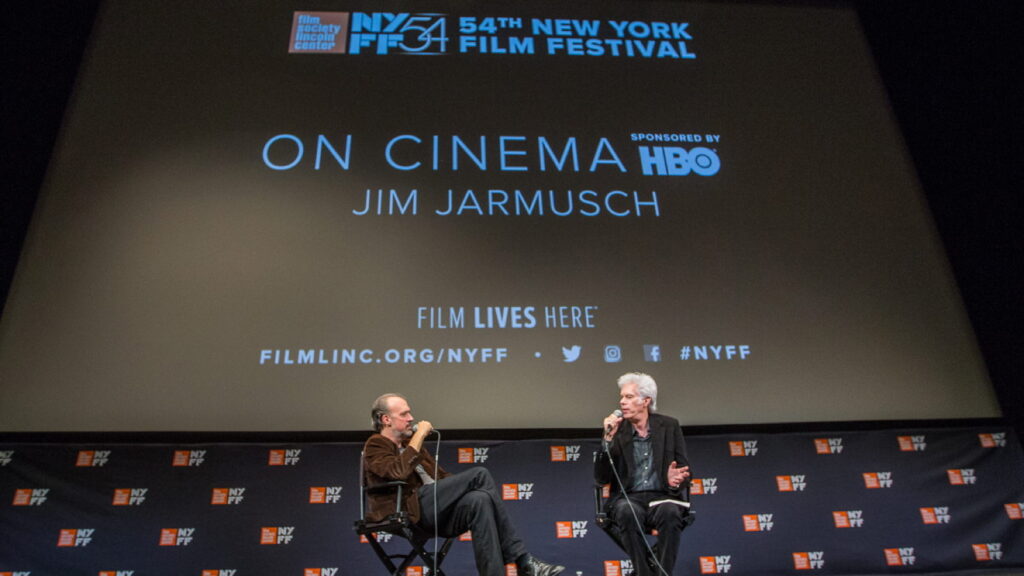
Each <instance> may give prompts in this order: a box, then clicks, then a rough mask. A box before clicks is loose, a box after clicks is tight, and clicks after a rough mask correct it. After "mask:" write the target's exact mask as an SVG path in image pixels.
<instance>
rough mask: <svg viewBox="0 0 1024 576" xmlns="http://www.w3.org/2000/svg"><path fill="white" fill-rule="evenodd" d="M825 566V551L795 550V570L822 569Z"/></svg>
mask: <svg viewBox="0 0 1024 576" xmlns="http://www.w3.org/2000/svg"><path fill="white" fill-rule="evenodd" d="M824 567H825V553H824V552H822V551H820V550H819V551H816V552H793V569H794V570H821V569H822V568H824Z"/></svg>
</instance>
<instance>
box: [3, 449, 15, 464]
mask: <svg viewBox="0 0 1024 576" xmlns="http://www.w3.org/2000/svg"><path fill="white" fill-rule="evenodd" d="M13 458H14V450H3V451H0V466H7V465H8V464H10V463H11V460H12V459H13Z"/></svg>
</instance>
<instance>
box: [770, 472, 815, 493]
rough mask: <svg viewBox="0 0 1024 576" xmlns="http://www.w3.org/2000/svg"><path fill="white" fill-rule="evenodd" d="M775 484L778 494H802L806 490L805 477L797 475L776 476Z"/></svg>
mask: <svg viewBox="0 0 1024 576" xmlns="http://www.w3.org/2000/svg"><path fill="white" fill-rule="evenodd" d="M775 484H776V485H777V486H778V488H779V492H803V491H804V490H805V489H806V488H807V476H805V475H803V474H799V475H796V476H776V477H775Z"/></svg>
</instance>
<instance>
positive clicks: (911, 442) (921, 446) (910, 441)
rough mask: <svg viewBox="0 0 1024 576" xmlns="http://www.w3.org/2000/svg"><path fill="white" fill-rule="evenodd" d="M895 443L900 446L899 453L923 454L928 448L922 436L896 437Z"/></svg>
mask: <svg viewBox="0 0 1024 576" xmlns="http://www.w3.org/2000/svg"><path fill="white" fill-rule="evenodd" d="M896 442H898V443H899V445H900V452H924V451H925V450H926V449H927V448H928V443H927V442H925V439H924V436H923V435H922V436H898V437H897V438H896Z"/></svg>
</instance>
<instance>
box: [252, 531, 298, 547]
mask: <svg viewBox="0 0 1024 576" xmlns="http://www.w3.org/2000/svg"><path fill="white" fill-rule="evenodd" d="M294 538H295V527H294V526H264V527H263V528H261V529H260V544H261V545H268V546H278V545H281V546H283V545H286V544H291V543H292V540H293V539H294Z"/></svg>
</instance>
